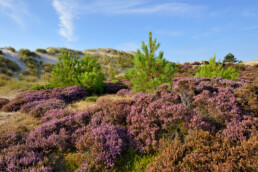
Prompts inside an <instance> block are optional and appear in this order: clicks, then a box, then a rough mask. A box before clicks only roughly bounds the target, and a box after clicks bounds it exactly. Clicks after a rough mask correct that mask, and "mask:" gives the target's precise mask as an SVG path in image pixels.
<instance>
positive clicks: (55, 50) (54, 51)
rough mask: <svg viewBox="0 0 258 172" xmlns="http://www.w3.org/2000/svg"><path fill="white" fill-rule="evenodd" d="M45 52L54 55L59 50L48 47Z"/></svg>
mask: <svg viewBox="0 0 258 172" xmlns="http://www.w3.org/2000/svg"><path fill="white" fill-rule="evenodd" d="M46 50H47V53H48V54H49V55H55V54H56V53H59V50H58V49H57V48H53V47H49V48H47V49H46Z"/></svg>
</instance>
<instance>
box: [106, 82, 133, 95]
mask: <svg viewBox="0 0 258 172" xmlns="http://www.w3.org/2000/svg"><path fill="white" fill-rule="evenodd" d="M127 88H128V87H127V86H126V85H124V84H123V83H112V82H110V83H107V86H106V88H105V91H104V93H107V94H114V93H117V92H118V91H119V90H121V89H127Z"/></svg>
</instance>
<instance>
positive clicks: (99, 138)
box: [76, 123, 129, 169]
mask: <svg viewBox="0 0 258 172" xmlns="http://www.w3.org/2000/svg"><path fill="white" fill-rule="evenodd" d="M76 146H77V148H78V149H79V150H81V151H90V153H91V156H92V158H93V159H94V162H95V163H96V164H98V166H99V167H97V168H100V169H101V168H112V167H114V165H115V162H116V161H117V159H118V158H119V157H121V155H122V153H123V151H125V150H126V149H128V147H129V135H128V134H127V131H126V129H125V128H124V127H121V126H119V125H112V124H109V123H102V124H101V125H99V126H91V127H89V129H88V131H87V132H86V133H85V135H84V136H82V137H81V138H80V140H79V141H78V142H77V143H76ZM102 164H103V165H102Z"/></svg>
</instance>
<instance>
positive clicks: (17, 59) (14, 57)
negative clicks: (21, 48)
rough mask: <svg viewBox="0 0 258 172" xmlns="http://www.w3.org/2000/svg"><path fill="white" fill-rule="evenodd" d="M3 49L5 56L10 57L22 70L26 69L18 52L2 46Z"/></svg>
mask: <svg viewBox="0 0 258 172" xmlns="http://www.w3.org/2000/svg"><path fill="white" fill-rule="evenodd" d="M0 49H1V50H2V51H3V56H4V57H5V58H8V59H9V60H11V61H13V62H15V63H16V64H17V65H18V66H19V67H20V68H21V70H22V71H24V70H25V68H26V65H25V64H24V63H23V62H22V61H21V60H20V56H19V55H18V54H17V53H13V52H11V51H9V50H7V49H6V48H0Z"/></svg>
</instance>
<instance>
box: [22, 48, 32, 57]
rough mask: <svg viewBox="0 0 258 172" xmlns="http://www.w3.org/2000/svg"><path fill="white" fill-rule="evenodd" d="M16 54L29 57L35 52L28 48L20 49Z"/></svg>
mask: <svg viewBox="0 0 258 172" xmlns="http://www.w3.org/2000/svg"><path fill="white" fill-rule="evenodd" d="M18 54H19V56H21V57H30V56H31V57H36V53H34V52H32V51H30V50H28V49H20V50H19V53H18Z"/></svg>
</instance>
